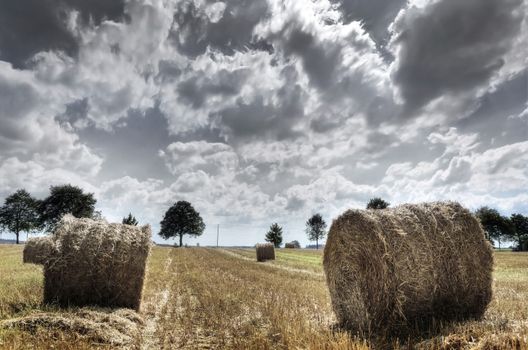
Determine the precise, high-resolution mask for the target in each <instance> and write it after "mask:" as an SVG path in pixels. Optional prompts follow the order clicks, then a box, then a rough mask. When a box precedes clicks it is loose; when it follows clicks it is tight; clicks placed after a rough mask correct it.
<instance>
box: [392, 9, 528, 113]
mask: <svg viewBox="0 0 528 350" xmlns="http://www.w3.org/2000/svg"><path fill="white" fill-rule="evenodd" d="M522 5H523V2H522V0H505V1H500V2H498V1H494V0H468V1H457V0H438V1H434V2H432V3H431V4H429V3H428V5H427V6H424V7H418V5H415V4H413V3H412V2H411V5H410V6H409V7H408V8H407V9H406V10H405V11H403V12H401V13H400V15H399V16H398V18H397V19H396V21H395V22H394V24H393V25H392V31H393V38H392V46H393V50H394V54H395V56H396V61H395V62H394V65H393V73H392V74H393V79H394V82H395V84H396V85H397V86H398V91H399V95H400V97H401V98H402V100H403V101H404V103H405V104H406V105H407V107H408V109H410V110H411V111H412V110H413V109H415V108H419V107H422V106H424V105H425V104H427V103H428V102H430V101H432V100H434V99H435V98H438V97H441V96H443V95H453V94H457V93H458V94H467V93H471V92H473V90H474V89H475V88H478V87H482V85H485V84H487V83H488V82H489V81H490V79H491V77H492V76H493V75H494V74H495V73H497V72H498V71H499V70H500V69H501V67H503V66H504V64H505V60H504V57H505V55H506V54H507V53H508V51H509V50H510V49H511V48H512V44H513V43H514V39H515V38H516V36H517V35H518V34H519V30H520V28H521V23H522V20H523V16H524V13H523V11H521V10H522V9H523V7H522ZM523 35H526V33H523Z"/></svg>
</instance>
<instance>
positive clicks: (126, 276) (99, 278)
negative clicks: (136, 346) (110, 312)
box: [44, 216, 151, 310]
mask: <svg viewBox="0 0 528 350" xmlns="http://www.w3.org/2000/svg"><path fill="white" fill-rule="evenodd" d="M51 239H52V240H53V241H54V243H55V246H56V253H55V254H54V255H52V256H50V257H49V258H48V259H47V261H46V262H45V264H44V301H45V302H47V303H58V304H59V305H62V306H69V305H76V306H84V305H98V306H103V307H125V308H130V309H135V310H139V307H140V302H141V294H142V289H143V280H144V278H145V270H146V263H147V258H148V255H149V252H150V246H151V230H150V226H144V227H136V226H130V225H123V224H108V223H106V222H105V221H94V220H90V219H77V218H74V217H73V216H65V217H64V218H63V219H62V220H61V222H60V223H59V225H58V226H57V228H56V229H55V231H54V232H53V234H52V236H51Z"/></svg>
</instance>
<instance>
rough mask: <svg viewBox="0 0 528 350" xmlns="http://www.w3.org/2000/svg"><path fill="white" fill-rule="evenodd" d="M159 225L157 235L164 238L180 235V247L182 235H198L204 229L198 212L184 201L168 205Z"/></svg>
mask: <svg viewBox="0 0 528 350" xmlns="http://www.w3.org/2000/svg"><path fill="white" fill-rule="evenodd" d="M160 225H161V230H160V233H159V235H160V236H161V237H162V238H164V239H169V238H172V237H176V236H178V237H180V247H181V246H182V245H183V236H184V235H190V236H200V235H201V234H202V233H203V231H204V230H205V224H204V222H203V220H202V217H201V216H200V213H199V212H197V211H196V210H194V208H193V206H192V205H191V203H189V202H186V201H179V202H177V203H176V204H174V205H173V206H172V207H170V208H169V210H167V212H166V213H165V216H164V217H163V220H162V221H161V223H160Z"/></svg>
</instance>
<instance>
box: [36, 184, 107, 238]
mask: <svg viewBox="0 0 528 350" xmlns="http://www.w3.org/2000/svg"><path fill="white" fill-rule="evenodd" d="M96 202H97V201H96V199H95V198H94V195H93V193H84V192H83V190H82V189H81V188H79V187H76V186H72V185H63V186H51V187H50V195H49V196H48V197H47V198H46V199H44V201H42V204H41V206H40V220H41V224H42V225H43V226H44V227H45V228H46V230H47V231H52V230H53V229H54V228H55V225H57V223H58V222H59V221H60V219H61V218H62V217H63V216H64V215H65V214H71V215H73V216H75V217H76V218H92V217H93V216H94V211H95V203H96Z"/></svg>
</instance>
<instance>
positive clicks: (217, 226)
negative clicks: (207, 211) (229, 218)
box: [216, 224, 220, 248]
mask: <svg viewBox="0 0 528 350" xmlns="http://www.w3.org/2000/svg"><path fill="white" fill-rule="evenodd" d="M219 236H220V224H217V225H216V247H217V248H218V237H219Z"/></svg>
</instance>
